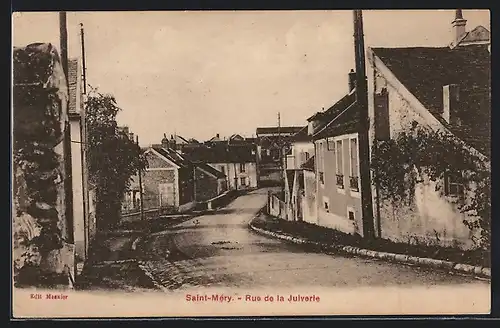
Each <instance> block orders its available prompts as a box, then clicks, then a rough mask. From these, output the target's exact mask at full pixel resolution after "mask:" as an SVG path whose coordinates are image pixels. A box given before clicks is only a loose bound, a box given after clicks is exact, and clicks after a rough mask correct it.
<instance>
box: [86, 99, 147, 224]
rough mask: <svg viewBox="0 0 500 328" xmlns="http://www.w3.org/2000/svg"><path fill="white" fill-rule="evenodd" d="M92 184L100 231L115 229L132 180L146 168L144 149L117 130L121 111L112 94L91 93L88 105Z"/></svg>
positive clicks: (89, 156)
mask: <svg viewBox="0 0 500 328" xmlns="http://www.w3.org/2000/svg"><path fill="white" fill-rule="evenodd" d="M85 108H86V124H87V131H88V143H89V145H88V160H89V175H90V181H91V183H92V184H93V185H95V187H96V214H97V225H98V229H99V230H108V229H110V228H113V227H114V226H116V224H117V223H118V221H119V218H120V209H121V203H122V200H123V196H124V194H125V192H126V191H127V189H128V187H129V186H130V182H131V177H132V176H133V175H134V174H136V173H137V172H138V170H139V169H141V170H143V169H144V168H145V167H146V161H145V159H144V157H143V156H142V153H141V149H140V147H139V145H137V144H136V143H135V142H134V141H133V140H131V139H130V138H129V136H127V135H125V133H122V132H121V131H120V130H119V129H118V125H117V122H116V115H117V114H118V112H119V111H120V110H121V109H120V108H119V107H118V105H117V103H116V100H115V98H114V97H113V96H112V95H106V94H101V93H99V92H97V90H92V91H91V92H90V94H89V96H88V98H87V100H86V102H85Z"/></svg>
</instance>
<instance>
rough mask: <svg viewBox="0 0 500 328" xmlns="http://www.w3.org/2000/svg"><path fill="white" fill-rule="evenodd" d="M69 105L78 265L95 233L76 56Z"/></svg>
mask: <svg viewBox="0 0 500 328" xmlns="http://www.w3.org/2000/svg"><path fill="white" fill-rule="evenodd" d="M68 87H69V108H68V115H69V121H70V128H71V168H72V172H71V177H72V189H73V201H72V203H73V221H74V237H75V252H76V259H77V262H78V263H77V266H78V268H79V269H81V268H82V267H83V263H84V262H85V261H86V260H87V258H88V255H89V247H90V245H91V243H92V241H93V240H94V237H95V232H96V226H95V225H96V221H95V206H94V204H95V202H94V201H93V200H95V189H94V187H93V186H92V184H91V183H90V181H89V175H88V164H87V156H86V155H87V154H86V140H87V130H86V125H85V106H84V104H83V90H82V89H83V87H82V69H81V61H80V59H79V58H72V59H69V60H68Z"/></svg>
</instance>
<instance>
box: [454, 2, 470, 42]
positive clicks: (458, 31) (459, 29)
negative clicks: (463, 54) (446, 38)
mask: <svg viewBox="0 0 500 328" xmlns="http://www.w3.org/2000/svg"><path fill="white" fill-rule="evenodd" d="M466 23H467V20H466V19H464V18H463V16H462V9H457V10H455V20H454V21H453V22H451V24H452V26H453V43H455V44H456V43H458V42H459V41H460V38H461V37H462V36H463V35H464V34H465V25H466Z"/></svg>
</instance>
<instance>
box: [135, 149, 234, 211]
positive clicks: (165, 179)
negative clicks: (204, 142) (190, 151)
mask: <svg viewBox="0 0 500 328" xmlns="http://www.w3.org/2000/svg"><path fill="white" fill-rule="evenodd" d="M144 154H145V156H146V159H147V161H148V168H147V169H146V170H145V172H143V173H142V183H143V193H144V196H143V202H144V208H145V209H156V208H165V209H170V210H171V211H181V212H182V211H186V210H189V209H191V208H193V207H194V206H195V205H196V203H199V202H205V201H207V200H209V199H212V198H214V197H216V196H218V195H220V194H222V193H223V192H225V191H226V190H227V189H228V186H227V178H226V175H225V174H224V173H223V172H221V171H218V170H217V169H215V168H214V167H212V166H210V165H208V164H206V163H204V162H200V161H198V162H193V161H192V160H191V159H190V158H189V157H188V156H187V155H186V154H183V153H181V152H180V151H177V150H175V149H172V148H169V144H163V145H153V146H151V147H149V148H148V149H146V150H145V152H144ZM137 180H138V177H134V179H133V181H134V182H136V181H137ZM137 189H138V185H136V183H133V184H132V185H131V192H129V196H128V197H129V199H130V200H129V204H130V201H132V202H133V204H135V205H136V206H137V207H139V205H140V204H138V200H139V201H140V199H138V193H137V192H135V191H137ZM139 209H140V207H139Z"/></svg>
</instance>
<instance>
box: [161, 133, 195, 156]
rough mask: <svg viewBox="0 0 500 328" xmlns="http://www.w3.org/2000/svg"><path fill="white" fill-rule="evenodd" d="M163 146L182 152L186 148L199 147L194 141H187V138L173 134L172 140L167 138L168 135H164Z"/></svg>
mask: <svg viewBox="0 0 500 328" xmlns="http://www.w3.org/2000/svg"><path fill="white" fill-rule="evenodd" d="M161 144H162V145H168V148H170V149H175V150H178V151H180V152H182V151H183V149H184V147H189V146H193V145H197V144H199V143H198V142H197V141H196V140H194V139H192V140H187V139H186V138H184V137H182V136H180V135H178V134H171V135H170V138H167V135H166V134H163V139H162V140H161Z"/></svg>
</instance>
